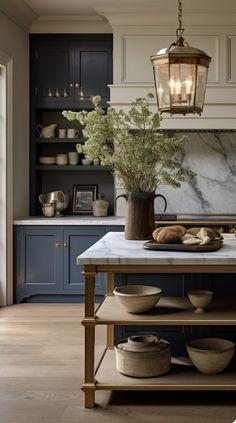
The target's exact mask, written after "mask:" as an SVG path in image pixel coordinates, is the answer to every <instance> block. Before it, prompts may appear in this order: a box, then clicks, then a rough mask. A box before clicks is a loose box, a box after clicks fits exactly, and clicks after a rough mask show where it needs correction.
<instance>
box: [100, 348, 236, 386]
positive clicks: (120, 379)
mask: <svg viewBox="0 0 236 423" xmlns="http://www.w3.org/2000/svg"><path fill="white" fill-rule="evenodd" d="M115 363H116V361H115V351H114V349H113V348H107V349H106V350H105V352H104V355H103V357H102V359H101V361H100V363H99V365H98V368H97V371H96V374H95V379H96V389H101V390H106V389H107V390H118V391H119V390H126V391H128V390H162V391H163V390H166V391H171V390H180V391H181V390H182V391H184V390H192V391H198V390H199V391H200V390H201V391H202V390H215V391H217V390H220V391H222V390H225V391H227V390H229V391H230V390H232V391H234V390H236V367H235V364H232V365H230V367H229V368H227V369H226V370H225V371H224V372H223V373H220V374H217V375H205V374H202V373H200V372H198V370H196V369H195V368H194V367H193V366H192V365H191V364H190V362H189V360H188V359H187V358H186V357H183V358H182V357H179V358H173V359H172V364H171V371H170V372H169V373H167V374H166V375H162V376H158V377H152V378H132V377H128V376H124V375H122V374H121V373H119V372H118V371H117V370H116V364H115Z"/></svg>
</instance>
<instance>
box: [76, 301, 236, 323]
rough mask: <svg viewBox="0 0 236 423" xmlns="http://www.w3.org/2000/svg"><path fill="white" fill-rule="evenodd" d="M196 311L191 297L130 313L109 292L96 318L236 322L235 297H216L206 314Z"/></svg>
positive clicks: (145, 321)
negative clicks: (144, 311)
mask: <svg viewBox="0 0 236 423" xmlns="http://www.w3.org/2000/svg"><path fill="white" fill-rule="evenodd" d="M194 310H195V309H194V307H193V306H192V305H191V303H190V302H189V300H188V298H177V297H162V298H161V299H160V301H159V303H158V304H157V305H156V307H154V308H153V309H152V310H151V311H150V312H147V313H143V314H131V313H128V312H126V311H125V309H123V308H122V307H121V306H120V305H119V304H118V302H117V301H116V298H115V297H114V296H113V295H108V296H106V298H105V299H104V301H103V302H102V303H101V305H100V306H99V307H98V308H97V310H96V312H95V321H96V324H98V325H105V324H114V325H160V326H183V325H191V326H199V325H202V326H205V325H212V326H216V325H217V326H224V325H228V326H231V325H236V306H235V299H234V298H216V299H213V300H212V303H211V304H210V305H209V306H208V307H207V311H206V312H205V313H203V314H196V313H194ZM84 321H85V322H86V319H84Z"/></svg>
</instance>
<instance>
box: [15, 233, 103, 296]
mask: <svg viewBox="0 0 236 423" xmlns="http://www.w3.org/2000/svg"><path fill="white" fill-rule="evenodd" d="M106 231H107V227H106V226H86V227H85V226H81V227H68V226H67V227H66V226H64V227H63V226H31V227H29V226H17V227H15V265H14V302H16V303H19V302H22V301H31V302H50V301H52V302H61V301H62V302H66V301H68V302H75V301H77V302H84V292H85V289H84V288H85V285H84V277H83V275H82V272H83V266H77V264H76V257H77V256H78V255H79V254H81V253H83V251H85V250H87V249H88V248H89V247H91V246H92V245H93V244H94V243H95V242H97V241H98V240H99V239H100V238H101V237H102V236H103V235H105V233H106ZM105 281H106V275H105V274H104V273H99V274H98V275H97V277H96V288H95V293H96V296H97V300H98V301H100V300H101V296H102V295H104V293H105Z"/></svg>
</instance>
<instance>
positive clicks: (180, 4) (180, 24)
mask: <svg viewBox="0 0 236 423" xmlns="http://www.w3.org/2000/svg"><path fill="white" fill-rule="evenodd" d="M178 20H179V28H178V29H179V30H180V31H181V30H182V29H183V28H182V1H181V0H179V13H178Z"/></svg>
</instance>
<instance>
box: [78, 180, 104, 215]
mask: <svg viewBox="0 0 236 423" xmlns="http://www.w3.org/2000/svg"><path fill="white" fill-rule="evenodd" d="M97 190H98V186H97V185H74V186H73V206H72V208H73V213H76V214H92V213H93V210H92V201H94V200H96V198H97Z"/></svg>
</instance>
